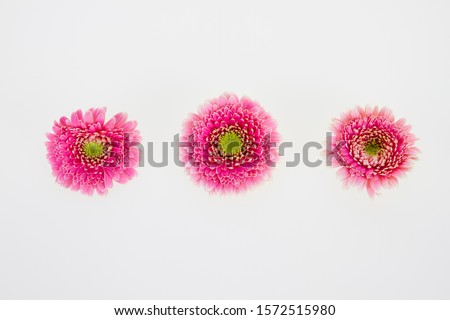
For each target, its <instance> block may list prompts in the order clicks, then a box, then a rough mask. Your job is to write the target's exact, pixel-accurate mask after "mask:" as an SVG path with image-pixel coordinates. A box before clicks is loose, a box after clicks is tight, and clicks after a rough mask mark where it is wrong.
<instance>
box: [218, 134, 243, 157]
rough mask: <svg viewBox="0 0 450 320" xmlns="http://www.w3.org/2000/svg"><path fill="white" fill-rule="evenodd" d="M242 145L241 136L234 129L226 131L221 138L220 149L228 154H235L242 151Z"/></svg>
mask: <svg viewBox="0 0 450 320" xmlns="http://www.w3.org/2000/svg"><path fill="white" fill-rule="evenodd" d="M242 145H243V143H242V140H241V138H240V137H239V136H238V135H237V134H236V133H235V132H233V131H231V132H227V133H225V134H224V135H223V136H222V137H220V139H219V146H220V149H222V152H223V153H224V154H226V155H228V156H234V155H236V154H238V153H239V152H241V148H242Z"/></svg>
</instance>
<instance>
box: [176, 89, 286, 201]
mask: <svg viewBox="0 0 450 320" xmlns="http://www.w3.org/2000/svg"><path fill="white" fill-rule="evenodd" d="M181 141H182V142H183V143H184V148H182V160H183V161H184V162H185V164H186V169H187V172H188V173H189V174H190V175H191V176H192V178H193V180H194V181H195V182H198V183H200V184H203V185H204V186H205V187H206V188H207V189H208V190H209V191H211V192H221V193H226V192H239V191H242V190H246V189H247V188H249V187H250V186H252V185H254V184H256V183H258V182H260V181H261V180H263V179H266V178H267V177H268V176H269V175H270V171H271V169H272V167H273V166H274V161H275V160H276V159H277V157H278V152H277V150H276V148H274V146H275V144H276V142H278V141H279V136H278V133H277V131H276V124H275V121H274V120H273V119H272V117H271V116H270V115H269V114H268V113H266V112H265V111H264V110H263V109H262V108H261V107H260V105H259V104H258V103H257V102H255V101H252V100H250V99H249V98H246V97H242V98H241V99H239V98H238V97H237V96H236V95H234V94H224V95H222V96H220V97H219V98H216V99H214V100H211V101H208V102H207V103H206V104H204V105H203V106H202V107H201V108H200V111H199V112H198V113H197V114H192V115H191V116H190V117H189V119H188V121H187V122H186V123H185V126H184V130H183V132H182V136H181Z"/></svg>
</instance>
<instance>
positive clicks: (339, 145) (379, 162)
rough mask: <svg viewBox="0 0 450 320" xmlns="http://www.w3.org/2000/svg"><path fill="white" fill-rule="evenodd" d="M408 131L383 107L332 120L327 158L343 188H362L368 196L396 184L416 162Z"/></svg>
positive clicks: (359, 111)
mask: <svg viewBox="0 0 450 320" xmlns="http://www.w3.org/2000/svg"><path fill="white" fill-rule="evenodd" d="M410 130H411V126H409V125H406V124H405V120H404V119H400V120H397V121H395V118H394V116H393V114H392V112H391V111H390V110H388V109H387V108H382V109H379V108H378V107H374V108H371V107H366V108H365V109H363V108H361V107H356V108H355V109H354V110H351V111H349V112H347V113H345V114H343V115H342V116H341V118H339V119H335V120H334V121H333V124H332V133H333V135H332V142H331V150H329V153H328V155H329V156H330V157H331V158H332V165H334V166H337V167H340V168H339V169H338V171H337V174H338V176H339V177H341V178H342V179H343V181H344V184H345V185H346V186H348V185H352V184H355V185H359V186H362V187H364V188H365V189H366V190H367V192H368V193H369V195H370V196H371V197H372V196H374V195H376V194H378V191H379V189H380V188H381V187H386V188H387V187H392V186H395V185H397V184H398V178H399V177H400V176H402V175H404V174H405V173H406V172H407V171H408V170H410V169H411V167H412V165H413V161H414V160H416V159H417V157H416V155H417V153H418V149H417V148H416V147H415V146H414V142H415V141H416V138H415V137H414V135H413V134H412V133H411V132H410Z"/></svg>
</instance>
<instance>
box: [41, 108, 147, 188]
mask: <svg viewBox="0 0 450 320" xmlns="http://www.w3.org/2000/svg"><path fill="white" fill-rule="evenodd" d="M105 112H106V108H92V109H89V110H88V111H86V112H85V113H84V115H83V113H82V111H81V110H78V111H76V112H74V113H72V116H71V118H70V119H68V118H66V117H62V118H61V119H59V121H55V124H54V126H53V133H47V138H48V140H49V141H47V142H46V146H47V158H48V160H49V162H50V164H51V166H52V171H53V175H54V176H55V177H56V181H57V182H58V183H60V184H61V185H63V186H64V187H66V188H69V187H70V188H71V189H72V190H75V191H78V190H80V191H81V192H82V193H84V194H88V195H92V194H93V193H94V191H97V193H99V194H106V193H107V189H109V188H111V187H112V185H113V180H114V181H117V182H119V183H125V182H127V181H128V180H130V179H131V178H133V177H134V176H135V175H136V173H137V172H136V170H135V169H134V168H135V167H137V166H138V163H139V150H138V148H137V147H136V146H135V145H136V144H137V143H138V142H140V141H141V137H140V135H139V131H137V130H135V128H136V121H127V115H126V114H125V113H118V114H116V115H115V116H114V117H112V118H111V119H110V120H109V121H108V122H106V123H105Z"/></svg>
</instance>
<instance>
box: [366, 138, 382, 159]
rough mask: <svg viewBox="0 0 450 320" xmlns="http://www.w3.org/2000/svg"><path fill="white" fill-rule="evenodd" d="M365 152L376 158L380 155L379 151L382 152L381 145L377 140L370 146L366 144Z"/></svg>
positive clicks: (371, 142) (370, 143)
mask: <svg viewBox="0 0 450 320" xmlns="http://www.w3.org/2000/svg"><path fill="white" fill-rule="evenodd" d="M364 150H365V151H366V153H367V154H368V155H369V156H376V155H377V154H378V151H380V150H381V144H380V143H378V142H377V141H375V140H372V141H370V142H369V143H368V144H366V147H365V148H364Z"/></svg>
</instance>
